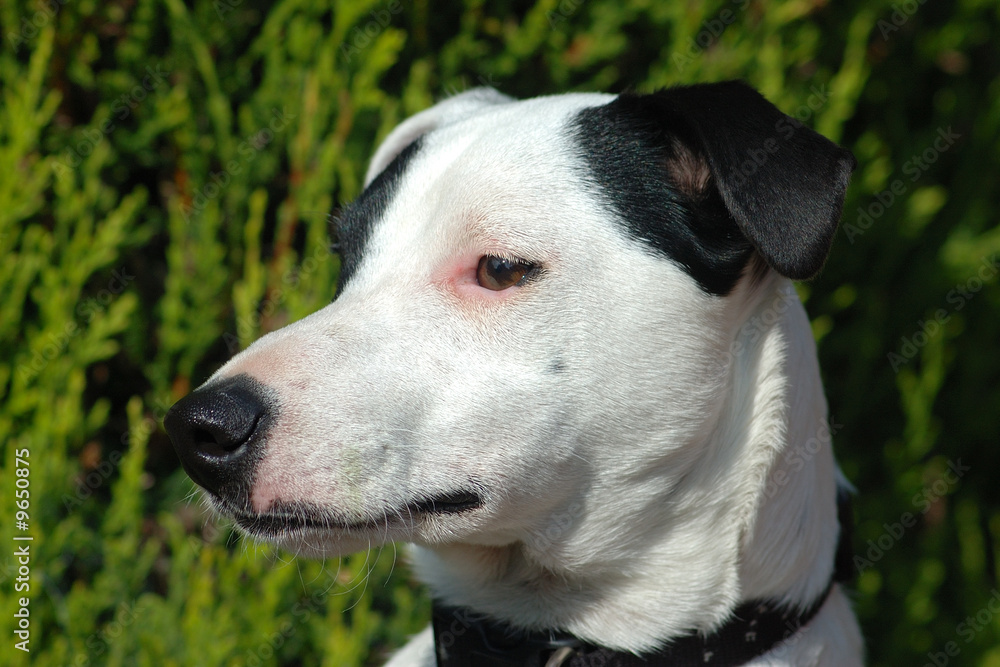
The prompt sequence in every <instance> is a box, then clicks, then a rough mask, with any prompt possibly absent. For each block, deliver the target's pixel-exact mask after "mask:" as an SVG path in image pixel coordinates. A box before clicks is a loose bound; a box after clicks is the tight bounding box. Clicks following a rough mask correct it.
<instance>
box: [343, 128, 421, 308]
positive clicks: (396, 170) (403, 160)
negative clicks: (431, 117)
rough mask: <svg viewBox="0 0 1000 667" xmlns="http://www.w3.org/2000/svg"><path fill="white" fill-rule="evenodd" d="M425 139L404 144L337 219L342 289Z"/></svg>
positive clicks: (354, 269)
mask: <svg viewBox="0 0 1000 667" xmlns="http://www.w3.org/2000/svg"><path fill="white" fill-rule="evenodd" d="M421 139H422V138H419V137H418V138H417V139H416V140H415V141H414V142H413V143H411V144H410V145H409V146H407V147H406V148H404V149H403V150H402V151H401V152H400V153H399V155H397V156H396V158H395V159H394V160H393V161H392V162H390V163H389V166H387V167H386V168H385V169H383V170H382V172H381V173H380V174H379V175H378V176H376V177H375V180H373V181H372V182H371V185H369V186H368V187H367V188H365V189H364V192H362V193H361V195H360V196H359V197H358V198H357V199H355V200H354V201H353V202H351V203H350V204H349V205H348V206H347V207H346V208H344V210H343V211H342V212H341V214H340V216H339V218H338V219H337V220H335V221H334V224H335V225H336V229H335V230H332V231H333V232H334V233H335V235H336V237H337V243H336V245H335V249H336V250H337V252H338V253H339V254H340V281H339V284H338V286H337V292H338V293H340V291H341V290H343V289H344V285H346V284H347V282H348V281H349V280H350V279H351V277H352V276H353V275H354V272H355V271H356V270H357V268H358V264H360V263H361V258H362V256H363V255H364V252H365V246H366V245H367V244H368V239H369V238H370V237H371V231H372V228H373V227H374V226H375V225H376V224H377V223H378V222H379V220H381V219H382V217H383V216H384V215H385V212H386V209H387V208H388V207H389V202H391V201H392V199H393V197H395V196H396V190H397V188H398V187H399V180H400V177H401V176H402V175H403V172H404V171H406V167H407V165H408V164H409V162H410V160H411V159H413V156H414V155H415V154H416V153H417V151H419V150H420V145H421Z"/></svg>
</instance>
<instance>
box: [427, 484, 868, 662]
mask: <svg viewBox="0 0 1000 667" xmlns="http://www.w3.org/2000/svg"><path fill="white" fill-rule="evenodd" d="M837 515H838V517H837V518H838V519H839V521H840V538H839V540H838V543H837V553H836V558H835V567H834V572H833V576H832V577H831V578H830V582H829V583H828V584H827V587H826V589H825V590H824V591H823V592H822V593H821V594H820V595H819V596H817V598H816V600H815V601H814V602H813V603H812V604H811V605H810V606H809V607H808V608H807V609H805V610H803V611H801V612H795V611H793V610H787V609H784V608H782V607H779V606H778V605H777V604H776V603H774V602H772V601H768V600H751V601H749V602H745V603H743V604H741V605H740V606H739V607H737V608H736V609H734V610H733V612H732V614H731V615H730V617H729V620H728V621H727V622H726V623H725V624H723V625H722V627H720V628H719V629H718V630H716V631H715V632H713V633H712V634H710V635H702V634H698V633H692V634H689V635H685V636H683V637H678V638H676V639H674V640H673V641H671V643H670V644H669V645H667V646H665V647H663V648H661V649H658V650H657V651H655V652H653V653H649V654H645V655H643V656H637V655H634V654H631V653H623V652H618V651H612V650H610V649H606V648H601V647H599V646H592V645H590V644H587V643H585V642H582V641H580V640H579V639H577V638H575V637H573V636H572V635H569V634H565V633H561V632H526V631H524V630H519V629H516V628H513V627H512V626H510V625H507V624H506V623H502V622H499V621H495V620H492V619H490V618H487V617H485V616H482V615H478V614H476V613H475V612H473V611H472V610H470V609H465V608H461V607H448V606H445V605H442V604H440V603H438V602H435V603H434V609H433V627H434V648H435V652H436V654H437V664H438V667H653V666H654V665H671V667H681V666H683V665H701V666H705V665H709V666H711V667H736V666H737V665H742V664H745V663H747V662H749V661H751V660H753V659H754V658H756V657H758V656H761V655H763V654H765V653H767V652H768V651H771V650H772V649H774V648H775V647H776V646H777V645H778V644H780V643H781V642H783V641H784V640H785V639H787V638H789V637H791V636H792V635H793V634H795V632H796V631H797V630H798V629H799V628H801V627H803V626H804V625H806V624H807V623H809V621H811V620H812V619H813V617H814V616H815V615H816V614H817V613H819V610H820V609H821V608H822V607H823V604H824V603H825V602H826V599H827V597H829V595H830V591H831V590H832V589H833V586H834V585H835V584H836V583H838V582H844V581H848V580H849V579H850V578H851V576H850V573H851V569H852V563H851V526H852V515H851V507H850V497H849V496H848V495H847V493H846V492H844V491H841V490H838V492H837Z"/></svg>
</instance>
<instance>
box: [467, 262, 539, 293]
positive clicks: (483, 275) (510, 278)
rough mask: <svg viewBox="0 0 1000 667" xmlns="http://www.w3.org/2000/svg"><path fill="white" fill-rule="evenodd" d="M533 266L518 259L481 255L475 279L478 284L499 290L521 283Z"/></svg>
mask: <svg viewBox="0 0 1000 667" xmlns="http://www.w3.org/2000/svg"><path fill="white" fill-rule="evenodd" d="M534 268H535V265H534V264H530V263H528V262H523V261H521V260H518V259H505V258H503V257H496V256H494V255H483V257H482V258H481V259H480V260H479V269H478V270H477V271H476V279H477V280H478V281H479V284H480V286H482V287H485V288H486V289H488V290H493V291H495V292H499V291H500V290H505V289H507V288H508V287H513V286H514V285H517V284H519V283H521V282H522V281H523V280H524V279H525V277H526V276H527V275H528V274H529V273H531V271H532V269H534Z"/></svg>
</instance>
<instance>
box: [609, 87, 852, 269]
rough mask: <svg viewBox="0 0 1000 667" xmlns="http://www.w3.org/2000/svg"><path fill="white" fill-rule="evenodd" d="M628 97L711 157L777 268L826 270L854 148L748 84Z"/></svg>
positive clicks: (711, 166) (715, 175)
mask: <svg viewBox="0 0 1000 667" xmlns="http://www.w3.org/2000/svg"><path fill="white" fill-rule="evenodd" d="M621 98H623V99H624V100H628V101H629V102H631V103H634V104H642V105H647V108H646V109H645V113H644V115H646V116H647V117H648V116H649V114H650V111H652V109H650V108H649V107H648V105H649V104H650V103H652V106H653V107H654V108H655V113H656V114H657V115H659V119H660V120H659V122H660V123H661V127H663V128H664V129H666V130H667V131H669V132H675V133H679V134H680V135H681V136H682V137H683V138H684V140H685V142H686V143H689V144H691V148H693V149H694V150H695V151H696V153H698V154H700V157H703V158H704V160H705V161H707V164H708V170H709V172H710V173H711V178H712V181H714V183H715V187H716V188H717V189H718V192H719V194H720V195H721V197H722V201H723V202H724V204H725V206H726V208H727V209H728V211H729V214H730V215H731V216H732V218H733V220H734V221H735V222H736V224H737V226H738V227H739V229H740V231H741V232H742V233H743V235H744V236H746V238H747V240H748V241H750V243H751V244H752V245H753V246H754V248H755V249H756V250H757V252H758V253H759V254H760V256H761V257H762V258H763V259H764V261H765V262H766V263H767V264H768V265H769V266H770V267H771V268H773V269H774V270H775V271H777V272H778V273H780V274H781V275H783V276H786V277H788V278H793V279H797V280H801V279H805V278H810V277H812V276H813V275H815V274H816V273H817V272H818V271H819V270H820V269H821V268H822V266H823V262H824V261H825V260H826V256H827V253H828V252H829V250H830V244H831V242H832V240H833V235H834V232H836V230H837V223H838V222H839V221H840V214H841V209H842V208H843V203H844V193H845V191H846V189H847V183H848V180H849V179H850V175H851V171H852V170H853V169H854V167H855V165H856V161H855V159H854V156H853V155H852V154H851V152H850V151H848V150H846V149H844V148H841V147H840V146H837V145H836V144H834V143H833V142H832V141H830V140H829V139H827V138H825V137H823V136H822V135H820V134H817V133H816V132H814V131H812V130H811V129H809V128H807V127H805V126H804V125H802V123H800V122H799V121H797V120H795V119H794V118H791V117H789V116H786V115H785V114H783V113H781V111H779V110H778V109H777V108H776V107H775V106H774V105H773V104H771V103H770V102H768V101H767V100H765V99H764V98H763V97H762V96H761V95H760V93H758V92H757V91H755V90H754V89H753V88H751V87H750V86H748V85H747V84H745V83H743V82H741V81H728V82H723V83H713V84H701V85H695V86H685V87H676V88H670V89H667V90H663V91H660V92H658V93H654V94H652V95H628V94H626V95H622V96H621ZM668 168H673V169H675V170H680V173H683V171H684V170H685V169H687V170H690V169H689V168H688V167H687V166H686V165H684V164H682V163H676V164H673V165H668ZM675 178H676V177H675Z"/></svg>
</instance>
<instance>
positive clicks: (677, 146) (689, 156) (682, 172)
mask: <svg viewBox="0 0 1000 667" xmlns="http://www.w3.org/2000/svg"><path fill="white" fill-rule="evenodd" d="M670 150H671V152H672V153H673V155H672V156H671V157H670V158H668V160H667V172H668V173H669V174H670V180H671V181H672V182H673V184H674V187H676V188H677V190H678V191H679V192H680V193H681V194H683V195H686V196H688V197H691V198H692V199H700V198H701V197H702V196H703V195H704V194H705V191H706V189H707V188H708V181H709V179H711V178H712V172H711V171H710V170H709V168H708V161H707V160H705V158H704V157H703V156H701V155H699V154H697V153H695V152H694V151H693V150H691V148H689V147H688V145H687V144H685V143H684V142H683V141H681V140H680V139H677V138H676V137H674V138H672V139H671V140H670Z"/></svg>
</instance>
